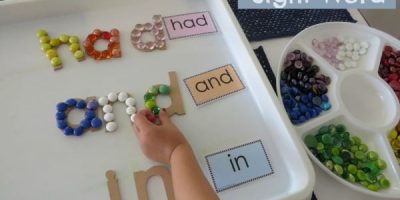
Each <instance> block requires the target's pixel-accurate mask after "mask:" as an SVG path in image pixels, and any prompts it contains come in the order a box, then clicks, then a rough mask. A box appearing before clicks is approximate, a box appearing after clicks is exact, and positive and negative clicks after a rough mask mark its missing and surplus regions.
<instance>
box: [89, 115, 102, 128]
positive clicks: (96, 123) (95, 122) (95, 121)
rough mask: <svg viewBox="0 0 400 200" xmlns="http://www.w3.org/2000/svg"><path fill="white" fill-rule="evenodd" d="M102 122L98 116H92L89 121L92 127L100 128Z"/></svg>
mask: <svg viewBox="0 0 400 200" xmlns="http://www.w3.org/2000/svg"><path fill="white" fill-rule="evenodd" d="M102 124H103V122H102V121H101V120H100V119H99V118H97V117H96V118H93V119H92V121H91V125H92V127H93V128H100V127H101V125H102Z"/></svg>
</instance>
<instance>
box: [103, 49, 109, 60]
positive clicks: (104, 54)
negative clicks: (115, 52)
mask: <svg viewBox="0 0 400 200" xmlns="http://www.w3.org/2000/svg"><path fill="white" fill-rule="evenodd" d="M111 57H112V54H111V51H109V50H108V49H107V50H104V51H102V52H101V58H102V59H109V58H111Z"/></svg>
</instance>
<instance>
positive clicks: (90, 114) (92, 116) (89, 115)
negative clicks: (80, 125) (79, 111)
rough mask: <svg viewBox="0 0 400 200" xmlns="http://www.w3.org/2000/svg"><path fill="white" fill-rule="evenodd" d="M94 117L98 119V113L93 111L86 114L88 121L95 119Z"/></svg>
mask: <svg viewBox="0 0 400 200" xmlns="http://www.w3.org/2000/svg"><path fill="white" fill-rule="evenodd" d="M94 117H96V113H95V112H94V111H93V110H88V111H86V112H85V118H86V119H88V120H91V119H93V118H94Z"/></svg>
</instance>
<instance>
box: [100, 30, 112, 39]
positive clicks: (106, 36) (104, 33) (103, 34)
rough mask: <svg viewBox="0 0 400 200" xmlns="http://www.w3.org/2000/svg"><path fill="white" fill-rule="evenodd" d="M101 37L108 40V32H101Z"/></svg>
mask: <svg viewBox="0 0 400 200" xmlns="http://www.w3.org/2000/svg"><path fill="white" fill-rule="evenodd" d="M101 38H102V39H105V40H109V39H110V38H111V34H110V32H107V31H104V32H103V33H101Z"/></svg>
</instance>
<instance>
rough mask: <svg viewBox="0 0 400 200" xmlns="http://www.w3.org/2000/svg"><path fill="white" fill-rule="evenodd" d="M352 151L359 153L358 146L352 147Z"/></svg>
mask: <svg viewBox="0 0 400 200" xmlns="http://www.w3.org/2000/svg"><path fill="white" fill-rule="evenodd" d="M350 151H351V152H352V153H355V152H357V151H358V146H356V145H353V146H351V147H350Z"/></svg>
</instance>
